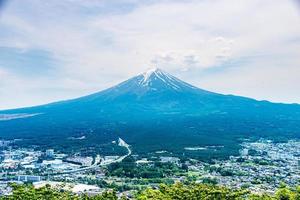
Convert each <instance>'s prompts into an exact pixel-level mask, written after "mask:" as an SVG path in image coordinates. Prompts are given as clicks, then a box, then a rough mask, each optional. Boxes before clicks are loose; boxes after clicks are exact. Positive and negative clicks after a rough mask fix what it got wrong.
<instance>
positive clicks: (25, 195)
mask: <svg viewBox="0 0 300 200" xmlns="http://www.w3.org/2000/svg"><path fill="white" fill-rule="evenodd" d="M11 186H12V187H13V194H12V195H10V196H5V197H0V200H57V199H61V200H117V199H121V200H125V199H128V198H127V197H126V196H121V197H118V196H117V194H116V192H115V191H113V190H111V191H106V192H103V193H102V194H99V195H96V196H88V195H85V194H83V195H76V194H72V193H70V192H68V191H63V190H57V189H53V188H51V187H50V186H46V187H43V188H39V189H35V188H34V187H33V186H32V185H16V184H12V185H11ZM134 199H136V200H189V199H191V200H216V199H217V200H223V199H224V200H240V199H248V200H300V187H297V188H288V187H287V186H286V185H281V186H280V187H279V188H278V190H277V191H276V193H275V194H274V195H269V194H254V193H251V192H250V191H247V190H244V189H230V188H227V187H221V186H215V185H207V184H194V183H193V184H188V185H184V184H182V183H176V184H173V185H165V184H162V185H160V187H159V188H156V189H153V188H148V189H145V190H142V191H140V192H137V193H136V195H135V197H134Z"/></svg>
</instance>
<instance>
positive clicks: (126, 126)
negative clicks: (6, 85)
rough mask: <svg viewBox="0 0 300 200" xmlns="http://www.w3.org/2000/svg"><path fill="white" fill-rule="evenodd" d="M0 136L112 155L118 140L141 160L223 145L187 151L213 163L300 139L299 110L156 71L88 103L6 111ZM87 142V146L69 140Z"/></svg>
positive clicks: (90, 98)
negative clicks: (252, 143) (268, 141)
mask: <svg viewBox="0 0 300 200" xmlns="http://www.w3.org/2000/svg"><path fill="white" fill-rule="evenodd" d="M1 116H2V117H1ZM1 119H2V120H1ZM0 131H1V132H0V136H2V137H4V138H16V137H17V138H25V139H26V140H25V141H26V142H25V144H28V145H29V144H39V145H48V146H52V147H53V146H54V147H56V148H61V147H62V146H64V147H66V148H77V147H78V148H83V149H84V148H86V147H90V148H91V147H92V148H96V149H98V150H99V151H104V149H105V151H106V150H107V151H108V152H109V151H110V150H111V147H110V145H109V144H110V142H111V141H112V140H115V139H116V138H118V137H122V138H123V139H125V141H126V142H127V143H129V144H131V145H132V147H133V150H134V151H136V152H137V153H139V154H147V153H149V152H154V151H158V150H168V151H172V152H173V153H175V154H182V152H184V147H190V146H207V145H214V146H224V148H219V149H217V150H216V149H213V150H211V151H206V152H185V153H186V154H193V156H194V154H197V156H200V157H205V156H207V155H209V156H210V157H213V156H220V155H221V156H223V155H228V154H231V153H234V152H237V149H238V148H239V146H238V144H239V143H240V141H241V140H242V139H244V138H258V137H270V138H272V139H286V138H294V137H300V134H299V133H300V106H299V105H296V104H294V105H291V104H274V103H270V102H267V101H256V100H253V99H249V98H244V97H238V96H233V95H221V94H217V93H213V92H209V91H206V90H202V89H199V88H196V87H194V86H192V85H190V84H188V83H185V82H183V81H181V80H179V79H177V78H176V77H174V76H172V75H170V74H168V73H166V72H164V71H162V70H159V69H152V70H149V71H147V72H145V73H143V74H139V75H138V76H136V77H133V78H131V79H129V80H127V81H125V82H123V83H120V84H119V85H117V86H114V87H112V88H109V89H107V90H104V91H102V92H98V93H95V94H92V95H89V96H85V97H81V98H77V99H73V100H69V101H62V102H57V103H52V104H47V105H42V106H37V107H31V108H23V109H15V110H8V111H1V112H0ZM82 135H84V136H86V139H85V140H83V141H77V140H76V141H73V140H69V139H68V138H70V137H77V136H82ZM49 139H51V140H49ZM49 141H51V142H49ZM74 143H75V144H74Z"/></svg>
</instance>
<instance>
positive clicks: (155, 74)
mask: <svg viewBox="0 0 300 200" xmlns="http://www.w3.org/2000/svg"><path fill="white" fill-rule="evenodd" d="M140 77H141V78H140V81H139V84H140V86H142V87H147V88H151V90H158V89H161V88H165V87H168V88H171V89H173V90H181V89H183V88H184V87H187V86H188V87H191V86H190V85H188V84H186V83H184V82H182V81H180V80H179V79H177V78H176V77H174V76H172V75H170V74H169V73H167V72H165V71H163V70H161V69H159V68H151V69H149V70H147V71H145V72H143V73H141V74H140Z"/></svg>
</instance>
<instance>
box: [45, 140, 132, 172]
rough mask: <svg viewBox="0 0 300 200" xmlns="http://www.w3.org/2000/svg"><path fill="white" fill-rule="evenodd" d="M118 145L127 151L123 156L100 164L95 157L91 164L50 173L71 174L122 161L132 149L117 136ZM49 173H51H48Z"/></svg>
mask: <svg viewBox="0 0 300 200" xmlns="http://www.w3.org/2000/svg"><path fill="white" fill-rule="evenodd" d="M119 146H123V147H125V148H126V149H127V151H128V153H127V154H126V155H124V156H121V157H119V158H117V159H115V160H108V161H106V162H105V161H103V162H101V163H100V164H98V162H97V159H96V161H95V163H94V164H93V165H91V166H88V167H83V168H79V169H74V170H68V171H64V172H60V173H54V174H52V175H58V174H71V173H76V172H82V171H87V170H91V169H96V168H97V167H100V166H106V165H110V164H112V163H116V162H122V160H124V159H125V158H126V157H128V156H130V155H131V153H132V151H131V149H130V146H129V145H128V144H127V143H126V142H125V141H124V140H122V139H121V138H119ZM49 175H51V174H49Z"/></svg>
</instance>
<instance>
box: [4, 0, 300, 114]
mask: <svg viewBox="0 0 300 200" xmlns="http://www.w3.org/2000/svg"><path fill="white" fill-rule="evenodd" d="M0 30H1V31H0V109H7V108H16V107H23V106H31V105H38V104H43V103H48V102H52V101H57V100H62V99H69V98H74V97H78V96H82V95H85V94H89V93H92V92H96V91H99V90H102V89H105V88H107V87H109V86H112V85H114V84H117V83H118V82H120V81H123V80H125V79H127V78H129V77H131V76H134V75H136V74H138V73H140V72H143V71H145V70H146V69H148V68H151V67H159V68H162V69H164V70H165V71H168V72H169V73H172V74H174V75H175V76H178V77H179V78H181V79H183V80H185V81H187V82H189V83H192V84H194V85H196V86H198V87H200V88H204V89H207V90H211V91H215V92H220V93H225V94H236V95H242V96H247V97H252V98H256V99H261V100H262V99H266V100H270V101H274V102H287V103H294V102H295V103H300V92H299V90H300V86H299V85H300V59H299V58H300V5H299V4H298V3H297V1H292V0H286V1H282V0H265V1H261V0H243V1H238V2H237V1H235V2H234V4H233V3H232V1H229V0H214V1H211V0H201V1H199V0H184V1H183V0H181V1H179V0H147V1H146V0H118V1H117V0H116V1H114V0H89V1H86V0H65V1H61V0H51V1H43V0H22V1H21V0H9V1H6V3H4V4H3V6H2V7H1V10H0Z"/></svg>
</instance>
